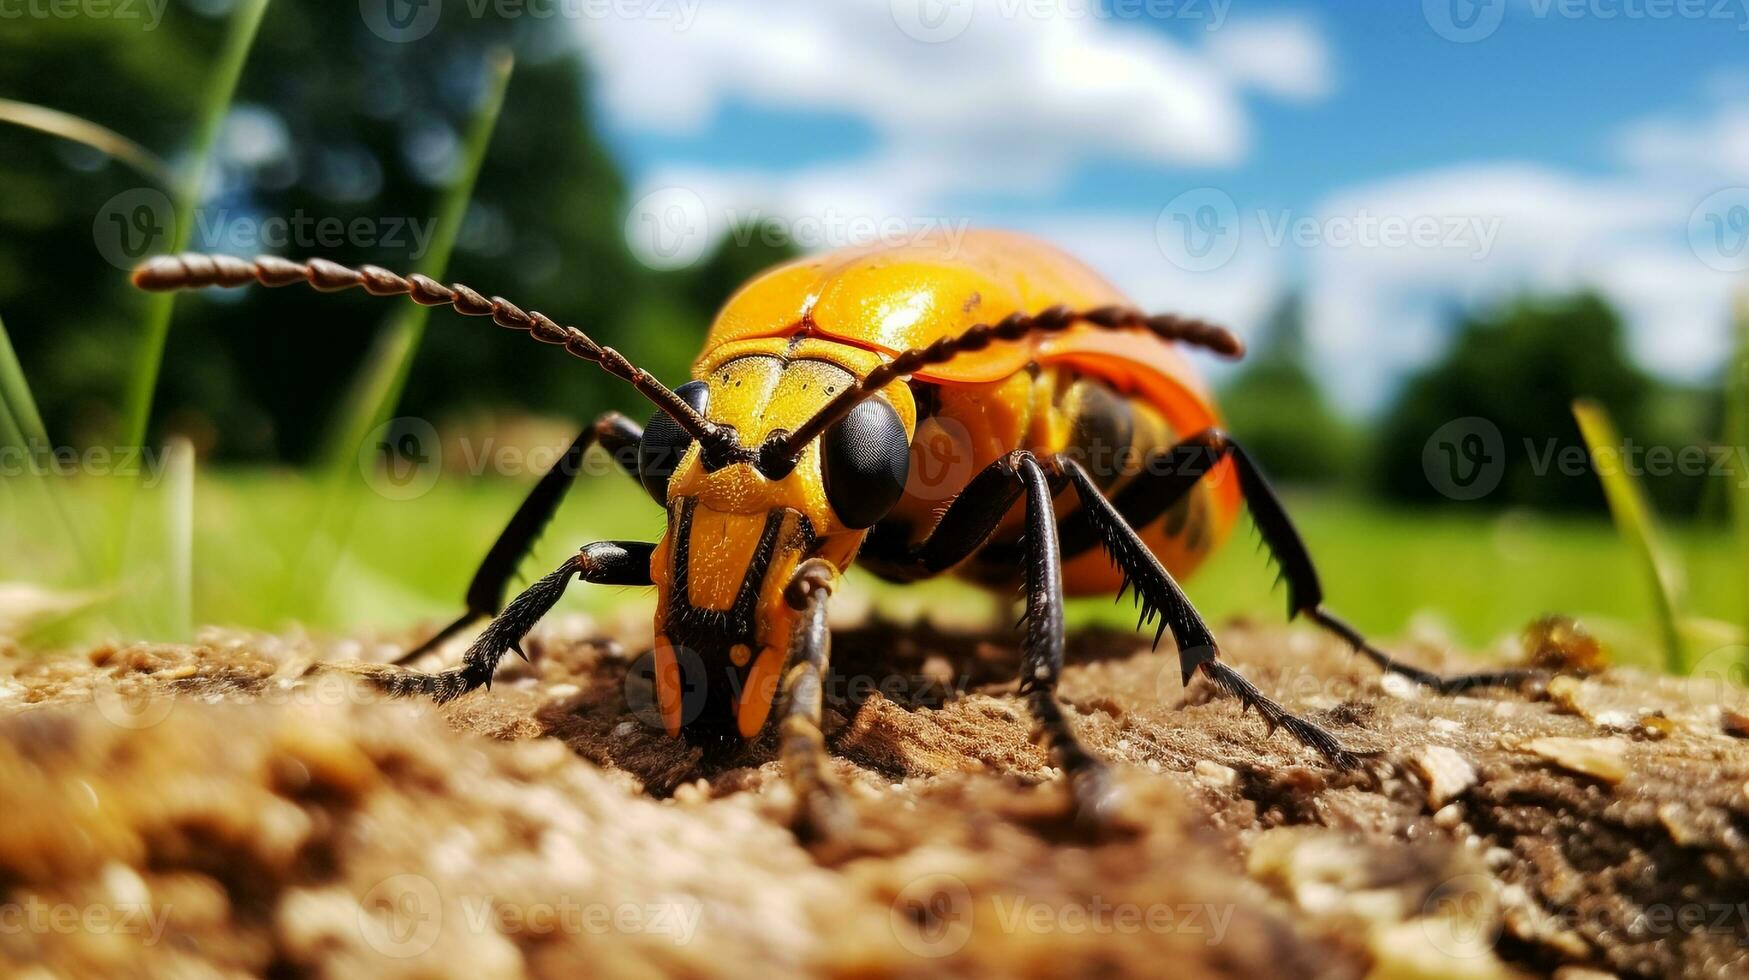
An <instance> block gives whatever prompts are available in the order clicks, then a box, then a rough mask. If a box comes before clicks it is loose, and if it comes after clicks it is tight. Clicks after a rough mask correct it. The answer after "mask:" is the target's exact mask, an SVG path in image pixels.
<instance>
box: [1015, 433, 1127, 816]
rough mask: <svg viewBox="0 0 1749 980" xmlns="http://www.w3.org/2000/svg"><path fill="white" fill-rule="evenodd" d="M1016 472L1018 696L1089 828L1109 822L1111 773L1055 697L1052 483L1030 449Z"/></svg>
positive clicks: (1057, 600) (1058, 633)
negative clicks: (1022, 529) (1021, 588)
mask: <svg viewBox="0 0 1749 980" xmlns="http://www.w3.org/2000/svg"><path fill="white" fill-rule="evenodd" d="M1014 468H1015V475H1016V476H1018V477H1019V479H1020V485H1021V487H1022V489H1023V491H1024V492H1025V495H1026V551H1027V555H1026V621H1025V622H1026V639H1025V643H1024V645H1023V647H1022V650H1021V659H1020V694H1021V696H1022V697H1024V698H1026V700H1027V707H1028V708H1029V709H1030V710H1031V711H1032V717H1033V720H1034V721H1035V722H1036V723H1037V724H1038V729H1039V734H1040V735H1041V736H1042V737H1043V741H1044V743H1045V748H1046V749H1048V750H1049V751H1050V753H1051V760H1052V761H1053V762H1055V763H1056V765H1057V767H1058V768H1059V769H1061V770H1062V771H1063V775H1064V776H1065V777H1066V778H1067V779H1068V781H1069V792H1070V795H1071V796H1072V797H1073V798H1074V803H1075V819H1076V821H1077V822H1078V823H1080V824H1082V825H1083V826H1085V827H1088V828H1090V829H1095V830H1097V829H1101V828H1103V827H1105V826H1106V825H1107V824H1108V823H1109V822H1110V820H1111V817H1112V815H1113V814H1112V811H1113V809H1114V806H1115V797H1114V795H1113V791H1112V787H1111V773H1110V770H1108V769H1107V768H1106V765H1105V763H1104V762H1103V761H1101V760H1100V759H1099V757H1097V756H1095V755H1094V754H1093V753H1091V752H1089V751H1087V748H1086V746H1084V745H1082V744H1081V740H1080V739H1079V738H1076V737H1075V730H1074V729H1073V728H1072V727H1070V725H1069V719H1068V718H1067V717H1065V716H1064V714H1063V706H1062V704H1061V703H1059V702H1058V700H1057V681H1058V680H1059V679H1060V678H1061V677H1062V674H1063V562H1062V554H1061V552H1060V551H1059V549H1058V545H1057V517H1056V513H1055V512H1054V510H1053V508H1052V504H1051V497H1052V494H1051V486H1050V481H1049V480H1047V479H1046V478H1045V472H1044V468H1043V467H1041V466H1039V464H1038V460H1036V459H1034V458H1033V456H1032V454H1031V453H1020V454H1016V455H1015V458H1014Z"/></svg>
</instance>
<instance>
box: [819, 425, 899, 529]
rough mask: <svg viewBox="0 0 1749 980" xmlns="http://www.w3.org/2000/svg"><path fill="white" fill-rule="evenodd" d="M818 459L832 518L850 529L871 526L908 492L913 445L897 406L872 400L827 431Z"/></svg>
mask: <svg viewBox="0 0 1749 980" xmlns="http://www.w3.org/2000/svg"><path fill="white" fill-rule="evenodd" d="M820 460H821V462H820V466H821V470H822V475H824V476H825V478H826V502H827V503H829V504H831V505H832V511H833V513H836V514H837V515H838V519H839V520H841V521H843V522H844V524H845V526H846V527H852V528H864V527H871V526H873V525H874V523H875V522H876V521H879V520H880V519H881V518H883V517H885V516H887V511H889V510H892V509H893V505H894V504H895V503H898V501H899V494H901V493H903V492H904V491H905V477H906V475H907V474H908V473H909V472H910V470H911V442H910V440H909V439H908V438H906V436H905V423H903V422H901V421H899V413H898V412H896V411H894V410H893V406H891V405H889V404H887V403H886V402H885V401H882V400H881V399H879V398H870V399H868V400H867V401H865V402H862V403H860V404H858V405H857V406H856V407H855V408H853V409H851V410H850V414H849V415H846V416H844V418H843V420H842V421H840V422H839V423H838V424H837V425H835V426H833V427H832V428H830V429H827V430H826V435H825V436H824V437H823V438H822V440H821V445H820Z"/></svg>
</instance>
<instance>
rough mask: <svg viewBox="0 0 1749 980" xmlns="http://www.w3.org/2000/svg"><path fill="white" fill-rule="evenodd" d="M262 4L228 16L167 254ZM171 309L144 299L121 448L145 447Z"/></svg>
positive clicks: (167, 299)
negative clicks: (142, 317)
mask: <svg viewBox="0 0 1749 980" xmlns="http://www.w3.org/2000/svg"><path fill="white" fill-rule="evenodd" d="M267 4H268V0H244V2H242V3H240V4H238V6H237V9H236V11H235V12H233V13H232V14H231V22H230V26H229V28H228V30H227V32H226V35H225V43H224V47H223V49H222V50H221V51H220V52H219V56H218V60H217V61H216V63H215V65H214V69H213V74H212V78H211V80H210V81H209V82H208V84H207V87H206V90H205V92H204V93H203V95H204V98H203V100H202V104H201V110H200V113H199V114H198V115H197V116H196V117H195V136H194V140H193V141H192V143H191V144H190V149H189V154H188V157H187V160H186V162H185V163H184V165H183V167H184V169H183V170H182V172H181V173H180V174H179V175H178V179H177V181H176V186H175V188H174V200H173V202H172V203H173V205H174V208H175V215H176V226H175V228H174V229H173V230H172V232H171V243H170V251H172V252H180V251H183V250H184V249H186V248H187V247H188V241H189V236H190V235H191V234H193V231H194V209H195V208H196V207H198V206H199V204H200V198H201V190H202V188H203V186H204V184H205V182H206V170H207V161H208V158H209V157H210V156H211V155H212V149H213V145H214V144H215V143H216V142H217V141H218V138H219V130H220V129H221V127H223V125H224V122H225V116H226V115H227V114H228V113H229V112H230V109H231V100H232V99H233V98H234V97H235V96H236V93H237V82H238V81H239V80H240V79H241V78H242V77H243V66H244V65H245V64H246V63H247V62H248V60H249V49H250V48H251V47H253V46H254V44H255V32H256V30H258V29H259V28H260V26H261V17H262V15H263V14H265V13H266V12H267ZM175 312H176V294H175V293H174V292H167V293H157V294H154V295H152V296H150V297H148V298H147V300H146V321H145V322H146V326H145V331H144V335H143V336H142V337H141V339H140V345H139V347H138V349H137V350H136V352H135V354H134V365H133V376H132V378H131V379H130V380H129V384H128V390H127V394H126V401H125V404H124V407H123V410H122V417H123V419H124V420H125V421H124V423H123V425H124V426H125V428H124V430H123V433H122V442H121V444H122V445H124V446H144V445H146V435H147V433H148V431H149V429H150V426H151V421H152V401H153V398H154V396H155V395H156V394H157V391H158V372H159V370H160V369H161V368H162V367H163V363H164V344H165V342H166V341H167V340H168V339H169V337H170V320H171V318H172V316H174V314H175Z"/></svg>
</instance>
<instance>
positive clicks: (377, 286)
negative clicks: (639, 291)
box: [133, 252, 751, 460]
mask: <svg viewBox="0 0 1749 980" xmlns="http://www.w3.org/2000/svg"><path fill="white" fill-rule="evenodd" d="M133 282H134V285H135V286H138V287H139V288H141V289H145V290H149V291H152V292H160V291H164V290H170V289H201V288H205V287H208V286H219V287H223V288H232V287H236V286H246V285H249V284H251V283H260V284H261V285H263V286H289V285H291V284H292V283H298V282H302V283H307V284H309V285H310V286H312V287H314V288H315V289H317V290H319V291H321V292H324V293H332V292H338V291H339V290H342V289H352V288H354V287H363V289H364V291H365V292H367V293H370V294H371V295H372V296H406V297H408V298H409V299H411V300H412V301H413V302H415V303H418V304H419V305H421V306H448V307H450V308H452V309H454V310H455V311H456V312H457V313H460V314H461V315H463V316H489V317H491V318H492V322H494V323H496V324H498V325H499V326H501V327H507V328H509V329H511V330H521V331H524V332H526V333H527V334H528V335H529V336H531V337H533V338H534V339H535V340H538V341H540V342H541V343H543V344H553V345H556V346H560V347H563V348H564V349H565V350H566V351H568V352H569V353H570V354H572V355H573V356H575V357H580V358H582V359H583V360H585V361H592V362H594V363H596V364H599V365H601V367H602V369H603V370H605V371H606V372H607V373H608V374H611V375H613V376H614V377H616V378H620V379H622V380H624V381H627V382H629V383H630V384H631V386H632V387H633V388H636V389H637V390H638V391H639V393H641V394H642V395H643V396H644V397H645V398H648V399H649V400H650V401H652V402H654V403H655V405H656V407H657V408H660V409H661V410H662V411H664V412H666V413H668V415H669V417H670V418H672V419H674V422H675V424H677V425H679V426H680V427H681V428H682V429H684V430H686V433H687V434H688V435H690V436H692V437H693V438H694V439H696V440H698V442H699V444H700V445H701V446H702V447H704V450H705V452H706V453H707V455H710V456H716V457H717V458H719V459H723V460H727V459H731V458H735V457H737V456H746V457H750V455H751V454H750V453H749V452H748V451H747V450H746V449H744V448H742V447H741V445H740V443H739V442H738V441H737V440H736V438H735V434H734V432H733V430H730V429H725V428H723V427H722V426H719V425H717V424H716V423H714V422H712V421H711V420H709V419H707V418H705V417H704V416H703V415H700V414H699V413H698V412H697V411H695V410H694V409H693V407H692V406H691V405H688V404H687V403H686V402H685V401H684V400H682V399H681V398H680V396H679V395H676V394H675V393H674V392H673V390H671V389H670V388H669V387H668V386H667V385H664V384H663V383H662V382H660V381H658V380H656V378H655V376H654V375H652V374H650V373H649V372H648V371H645V370H643V369H642V368H640V367H638V366H637V365H635V364H633V363H632V362H631V361H629V360H627V359H626V356H625V355H624V354H621V353H620V352H619V351H616V350H614V349H613V348H612V347H603V346H601V345H600V344H597V343H596V342H595V341H593V340H590V339H589V335H588V334H585V333H584V332H583V331H581V330H578V329H577V328H576V327H568V326H563V325H561V324H559V323H555V322H554V321H553V320H552V319H551V318H550V317H548V316H547V315H546V314H544V313H538V312H524V311H523V310H522V309H521V308H520V307H518V306H517V305H516V304H515V303H512V302H510V301H509V300H507V299H505V298H503V297H501V296H493V297H491V298H490V299H488V298H486V297H485V296H483V295H481V294H480V293H478V292H475V291H474V290H473V289H470V288H468V287H467V286H464V285H462V284H461V283H452V284H450V285H448V286H445V285H444V284H443V283H440V282H438V281H437V280H435V279H431V278H429V277H427V276H422V275H419V274H418V273H414V274H413V275H410V276H406V277H402V276H400V275H397V274H396V273H393V272H390V271H389V270H387V269H384V268H381V267H378V266H374V265H365V266H359V267H358V268H356V269H354V268H351V267H349V266H344V265H340V264H339V263H337V262H330V261H328V260H327V259H310V260H309V261H308V262H293V261H291V260H290V259H282V258H279V257H277V256H272V255H259V256H256V257H255V258H254V259H252V260H248V259H240V258H236V257H234V256H229V255H203V254H199V253H193V252H189V253H184V254H181V255H160V256H158V257H156V258H152V259H148V260H147V261H146V262H144V263H142V264H141V265H140V266H139V267H138V268H136V269H135V270H134V274H133Z"/></svg>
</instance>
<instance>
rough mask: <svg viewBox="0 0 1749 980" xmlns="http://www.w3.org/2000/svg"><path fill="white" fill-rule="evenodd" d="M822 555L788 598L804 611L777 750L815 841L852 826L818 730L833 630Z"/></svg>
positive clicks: (800, 571)
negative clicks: (828, 621)
mask: <svg viewBox="0 0 1749 980" xmlns="http://www.w3.org/2000/svg"><path fill="white" fill-rule="evenodd" d="M836 574H837V573H836V572H834V571H833V569H832V566H831V565H829V564H827V563H826V561H825V560H824V559H821V558H810V559H808V560H807V561H805V562H803V563H802V564H801V565H800V566H799V567H797V569H796V572H795V575H794V576H793V577H791V579H790V582H789V587H788V588H787V589H786V590H785V592H784V598H785V600H786V601H787V602H788V603H789V605H790V607H791V608H792V609H795V610H797V611H798V612H800V613H801V615H800V616H799V617H798V618H797V619H796V628H795V633H794V635H793V636H792V638H791V640H790V655H789V669H788V670H786V671H785V672H784V676H783V688H782V692H781V695H780V698H779V705H780V707H779V721H778V735H779V739H780V741H779V744H778V755H779V758H780V759H781V760H782V761H783V769H784V772H785V773H786V774H787V775H788V777H789V780H790V784H791V785H792V786H794V787H795V793H796V831H797V833H798V834H800V835H801V836H802V837H803V838H805V839H807V840H811V841H821V842H826V841H833V840H840V841H841V840H844V839H845V838H846V837H847V836H848V834H849V831H850V826H851V821H852V819H853V818H852V816H851V811H850V807H849V805H848V804H847V803H846V802H845V800H844V796H843V793H842V791H841V790H839V788H838V785H837V784H836V783H834V782H833V781H832V777H831V774H830V773H829V771H828V769H827V753H826V737H825V735H824V734H823V733H822V732H821V730H820V710H821V703H822V700H823V698H824V696H825V688H826V671H827V668H828V665H829V664H830V662H831V658H832V634H831V631H830V630H828V629H827V628H826V602H827V600H828V599H830V598H831V595H832V582H833V580H834V578H835V577H836Z"/></svg>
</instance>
